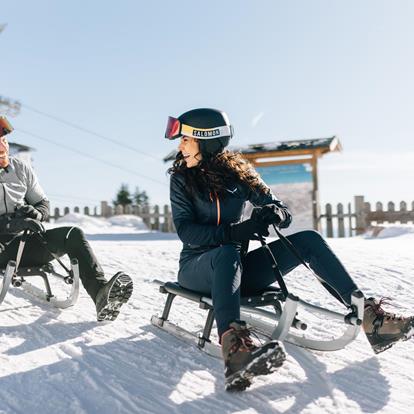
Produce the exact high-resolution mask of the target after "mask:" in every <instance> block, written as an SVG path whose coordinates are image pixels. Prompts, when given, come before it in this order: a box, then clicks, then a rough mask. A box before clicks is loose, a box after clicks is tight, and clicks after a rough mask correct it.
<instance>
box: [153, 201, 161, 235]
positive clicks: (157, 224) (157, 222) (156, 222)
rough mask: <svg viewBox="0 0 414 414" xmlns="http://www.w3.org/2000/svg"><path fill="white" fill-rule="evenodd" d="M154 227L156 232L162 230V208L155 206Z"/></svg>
mask: <svg viewBox="0 0 414 414" xmlns="http://www.w3.org/2000/svg"><path fill="white" fill-rule="evenodd" d="M153 217H154V225H153V229H154V230H160V206H159V205H155V206H154V215H153Z"/></svg>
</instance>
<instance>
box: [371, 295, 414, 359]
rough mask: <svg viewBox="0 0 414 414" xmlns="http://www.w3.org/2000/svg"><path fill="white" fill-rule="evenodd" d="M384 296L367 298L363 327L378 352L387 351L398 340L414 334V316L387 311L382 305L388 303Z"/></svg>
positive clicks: (404, 339)
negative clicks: (378, 298) (376, 298)
mask: <svg viewBox="0 0 414 414" xmlns="http://www.w3.org/2000/svg"><path fill="white" fill-rule="evenodd" d="M386 299H387V298H382V299H381V300H379V301H378V300H375V299H374V298H369V299H365V309H364V320H363V328H364V331H365V334H366V335H367V338H368V341H369V343H370V344H371V346H372V349H373V350H374V352H375V353H376V354H378V353H380V352H382V351H385V350H386V349H388V348H390V347H391V346H393V345H394V344H395V343H396V342H398V341H400V340H401V341H406V340H407V339H409V338H410V337H411V336H412V335H413V334H414V317H413V316H411V317H407V318H406V317H403V316H397V315H395V314H393V313H390V312H386V311H385V310H384V309H382V307H381V305H383V304H388V303H387V302H386V301H385V300H386Z"/></svg>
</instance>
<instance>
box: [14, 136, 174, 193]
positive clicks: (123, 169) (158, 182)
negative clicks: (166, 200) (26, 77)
mask: <svg viewBox="0 0 414 414" xmlns="http://www.w3.org/2000/svg"><path fill="white" fill-rule="evenodd" d="M15 130H16V131H19V132H21V133H22V134H26V135H29V136H32V137H34V138H37V139H40V140H42V141H46V142H48V143H50V144H53V145H56V146H57V147H61V148H64V149H66V150H67V151H71V152H74V153H76V154H79V155H82V156H83V157H86V158H90V159H92V160H94V161H97V162H100V163H102V164H105V165H106V166H109V167H113V168H117V169H118V170H121V171H125V172H127V173H129V174H133V175H136V176H138V177H140V178H144V179H146V180H149V181H152V182H154V183H157V184H161V185H163V186H166V187H167V184H166V183H163V182H162V181H158V180H156V179H154V178H151V177H148V176H146V175H143V174H139V173H137V172H136V171H133V170H130V169H129V168H125V167H122V166H120V165H117V164H114V163H112V162H109V161H105V160H103V159H101V158H98V157H95V156H93V155H90V154H88V153H86V152H82V151H79V150H77V149H75V148H72V147H69V146H67V145H64V144H60V143H57V142H55V141H53V140H51V139H49V138H45V137H43V136H40V135H38V134H34V133H33V132H30V131H26V130H24V129H21V128H15Z"/></svg>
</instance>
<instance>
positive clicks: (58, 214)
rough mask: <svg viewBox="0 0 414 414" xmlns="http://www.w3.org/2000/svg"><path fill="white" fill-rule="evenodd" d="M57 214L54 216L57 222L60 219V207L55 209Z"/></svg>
mask: <svg viewBox="0 0 414 414" xmlns="http://www.w3.org/2000/svg"><path fill="white" fill-rule="evenodd" d="M54 211H55V214H54V219H55V220H57V219H58V218H59V217H60V210H59V207H55V210H54Z"/></svg>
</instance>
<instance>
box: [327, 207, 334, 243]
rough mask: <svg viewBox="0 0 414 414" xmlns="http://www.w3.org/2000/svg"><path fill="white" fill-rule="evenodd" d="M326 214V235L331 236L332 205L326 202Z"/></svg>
mask: <svg viewBox="0 0 414 414" xmlns="http://www.w3.org/2000/svg"><path fill="white" fill-rule="evenodd" d="M325 214H326V236H327V237H333V223H332V205H331V204H330V203H328V204H327V205H326V206H325Z"/></svg>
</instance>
